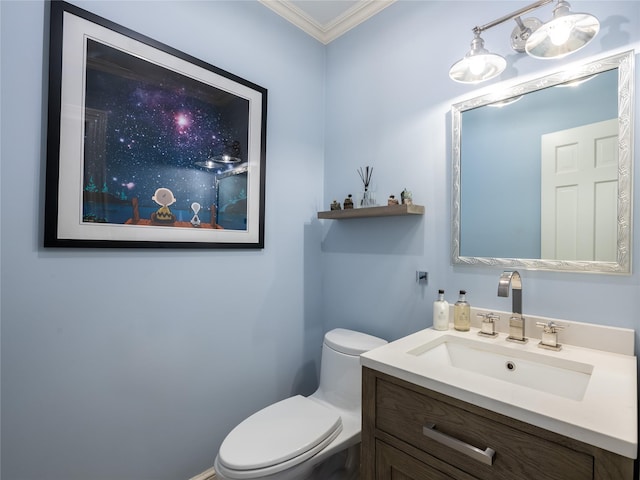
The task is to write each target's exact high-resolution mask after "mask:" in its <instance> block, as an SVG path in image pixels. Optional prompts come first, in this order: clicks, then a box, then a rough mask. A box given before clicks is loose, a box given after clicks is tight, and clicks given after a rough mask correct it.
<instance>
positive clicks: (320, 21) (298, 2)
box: [259, 0, 396, 45]
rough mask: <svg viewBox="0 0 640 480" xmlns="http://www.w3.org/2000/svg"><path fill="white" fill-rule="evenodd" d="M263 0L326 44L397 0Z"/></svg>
mask: <svg viewBox="0 0 640 480" xmlns="http://www.w3.org/2000/svg"><path fill="white" fill-rule="evenodd" d="M259 1H260V3H262V4H263V5H264V6H266V7H268V8H270V9H271V10H273V11H274V12H276V13H277V14H278V15H280V16H282V17H284V18H285V19H287V20H288V21H290V22H291V23H293V24H294V25H296V26H297V27H299V28H301V29H302V30H304V31H305V32H306V33H308V34H309V35H311V36H312V37H314V38H315V39H317V40H319V41H320V42H322V43H324V44H325V45H326V44H328V43H330V42H331V41H332V40H335V39H336V38H338V37H339V36H340V35H342V34H343V33H345V32H347V31H348V30H350V29H352V28H353V27H355V26H356V25H359V24H361V23H362V22H364V21H365V20H367V19H369V18H371V17H372V16H373V15H375V14H376V13H378V12H379V11H380V10H382V9H383V8H385V7H387V6H389V5H391V4H392V3H393V2H395V1H396V0H259Z"/></svg>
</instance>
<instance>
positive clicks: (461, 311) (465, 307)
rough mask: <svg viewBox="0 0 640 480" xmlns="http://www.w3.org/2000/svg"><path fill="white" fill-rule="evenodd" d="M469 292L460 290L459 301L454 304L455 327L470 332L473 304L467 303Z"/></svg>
mask: <svg viewBox="0 0 640 480" xmlns="http://www.w3.org/2000/svg"><path fill="white" fill-rule="evenodd" d="M466 295H467V292H466V291H465V290H460V295H459V297H458V301H457V302H456V304H455V305H454V306H453V328H455V329H456V330H459V331H461V332H468V331H469V328H470V327H471V305H469V304H468V303H467V297H466Z"/></svg>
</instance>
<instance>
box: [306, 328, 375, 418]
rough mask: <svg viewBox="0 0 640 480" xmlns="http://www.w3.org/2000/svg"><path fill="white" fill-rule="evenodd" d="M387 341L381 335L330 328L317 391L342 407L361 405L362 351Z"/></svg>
mask: <svg viewBox="0 0 640 480" xmlns="http://www.w3.org/2000/svg"><path fill="white" fill-rule="evenodd" d="M386 343H387V341H386V340H383V339H381V338H378V337H374V336H371V335H367V334H366V333H361V332H356V331H353V330H346V329H343V328H336V329H334V330H331V331H330V332H327V333H326V334H325V336H324V343H323V344H322V361H321V364H320V385H319V387H318V390H317V391H316V393H315V394H314V395H317V396H320V397H321V398H323V399H324V400H326V401H328V402H329V403H331V404H333V405H336V406H337V407H340V408H345V409H349V410H350V409H360V407H361V403H362V399H361V391H362V370H361V366H360V354H361V353H364V352H368V351H369V350H372V349H374V348H376V347H380V346H382V345H385V344H386Z"/></svg>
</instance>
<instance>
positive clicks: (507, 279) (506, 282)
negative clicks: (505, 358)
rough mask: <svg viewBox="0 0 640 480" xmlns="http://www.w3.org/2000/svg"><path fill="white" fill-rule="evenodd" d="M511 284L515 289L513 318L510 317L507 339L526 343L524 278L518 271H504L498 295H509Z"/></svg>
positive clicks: (499, 283)
mask: <svg viewBox="0 0 640 480" xmlns="http://www.w3.org/2000/svg"><path fill="white" fill-rule="evenodd" d="M509 286H511V290H512V291H513V296H512V303H511V312H512V315H511V318H509V336H508V337H507V340H509V341H510V342H518V343H526V342H527V338H526V337H525V336H524V317H523V316H522V279H521V278H520V274H519V273H518V272H516V271H513V272H509V271H507V272H503V273H502V275H500V280H499V281H498V296H499V297H508V296H509Z"/></svg>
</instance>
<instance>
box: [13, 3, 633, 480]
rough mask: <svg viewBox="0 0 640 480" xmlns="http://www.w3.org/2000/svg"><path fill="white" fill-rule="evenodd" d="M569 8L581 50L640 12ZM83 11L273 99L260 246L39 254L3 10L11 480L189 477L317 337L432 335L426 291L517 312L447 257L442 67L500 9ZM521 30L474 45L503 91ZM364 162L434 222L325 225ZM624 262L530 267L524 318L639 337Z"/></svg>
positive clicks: (38, 148)
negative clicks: (330, 13) (349, 13)
mask: <svg viewBox="0 0 640 480" xmlns="http://www.w3.org/2000/svg"><path fill="white" fill-rule="evenodd" d="M526 3H527V2H513V5H512V4H511V3H509V5H512V8H514V9H515V8H516V7H518V6H520V5H521V4H522V5H524V4H526ZM572 3H573V4H574V6H575V7H576V9H578V10H587V11H592V12H594V13H595V14H596V15H598V16H599V17H600V19H601V20H603V31H602V33H601V34H600V36H599V39H598V40H597V41H596V42H595V44H594V45H593V46H589V47H588V48H587V49H585V51H584V52H579V53H578V54H577V55H574V56H573V58H574V59H579V58H587V57H588V56H591V55H597V54H603V53H605V52H607V51H609V50H610V49H612V48H619V47H621V46H623V45H624V44H629V43H631V42H634V43H637V42H638V40H639V38H640V18H639V17H640V4H638V3H637V2H633V1H629V2H614V1H612V2H580V1H575V2H572ZM77 4H78V5H80V6H82V7H83V8H86V9H88V10H91V11H93V12H95V13H97V14H99V15H102V16H104V17H107V18H109V19H110V20H112V21H115V22H117V23H119V24H122V25H124V26H127V27H129V28H132V29H134V30H137V31H139V32H141V33H143V34H146V35H148V36H150V37H152V38H155V39H156V40H159V41H162V42H164V43H167V44H169V45H171V46H172V47H175V48H177V49H179V50H182V51H184V52H187V53H189V54H191V55H193V56H195V57H197V58H200V59H203V60H205V61H208V62H209V63H212V64H214V65H216V66H219V67H221V68H223V69H226V70H229V71H231V72H233V73H235V74H237V75H240V76H242V77H244V78H247V79H249V80H251V81H253V82H256V83H258V84H260V85H262V86H264V87H266V88H268V89H269V117H268V139H267V192H266V195H267V205H266V207H267V208H266V248H265V249H264V250H263V251H195V252H190V251H176V250H167V251H161V252H155V251H140V250H125V251H109V250H49V249H47V250H43V249H42V248H41V246H40V245H41V238H42V210H43V196H42V192H43V191H44V170H43V165H44V163H43V158H44V140H45V138H44V132H45V122H44V118H45V112H46V89H45V86H44V85H46V70H45V69H44V68H43V65H46V57H45V56H44V52H45V51H46V44H47V42H46V39H45V37H43V31H44V29H45V26H46V19H45V12H44V6H43V3H42V2H41V1H33V2H11V1H9V2H7V1H2V2H0V15H1V22H2V23H1V27H2V28H1V35H2V37H1V40H2V47H1V48H2V52H1V53H2V59H1V61H2V65H1V67H2V68H1V82H2V110H1V113H2V126H1V127H2V130H1V133H2V145H1V149H2V150H1V153H2V157H1V158H2V163H1V172H0V173H1V182H2V183H1V188H2V192H1V193H2V194H1V200H0V201H1V208H2V215H1V223H0V226H1V229H2V230H1V240H2V252H1V262H2V276H1V281H2V299H1V300H2V306H1V315H2V317H1V320H2V351H1V353H2V449H3V452H2V453H3V456H2V474H3V477H4V479H5V480H18V479H20V480H40V479H42V478H47V479H51V480H58V479H59V480H75V479H83V480H84V479H87V478H91V479H92V480H94V479H95V480H99V479H102V478H104V479H110V480H147V479H167V480H169V479H177V478H188V477H189V476H190V475H193V474H195V473H198V472H199V471H202V470H204V469H205V468H207V467H209V466H210V465H211V463H212V460H213V455H214V453H215V450H216V449H217V447H218V445H219V442H220V441H221V440H222V438H223V437H224V435H225V434H226V433H227V431H228V430H229V429H230V428H231V427H232V426H233V425H235V424H236V423H237V422H238V421H239V420H240V419H241V418H244V417H245V416H246V415H247V414H248V413H250V412H252V411H254V410H256V409H258V408H261V407H262V406H264V405H266V404H268V403H270V402H272V401H274V400H276V399H279V398H283V397H285V396H287V395H289V394H291V393H294V392H302V393H309V391H310V390H311V389H312V388H313V387H314V386H315V384H316V381H317V378H316V375H317V361H318V359H319V345H320V342H321V338H322V333H323V332H324V331H326V330H328V329H330V328H332V327H336V326H341V327H350V328H357V329H361V330H364V331H367V332H369V333H373V334H378V335H381V336H384V337H386V338H388V339H395V338H399V337H401V336H403V335H405V334H407V333H411V332H414V331H416V330H418V329H421V328H423V327H426V326H429V325H431V313H430V312H431V304H432V302H433V300H434V297H435V292H436V290H437V289H438V288H445V289H446V290H447V297H448V299H449V300H451V299H453V298H454V297H455V296H454V291H455V290H458V289H460V288H466V289H467V290H468V291H469V296H468V298H469V300H470V301H471V303H472V304H473V305H478V306H483V307H487V308H493V309H507V308H508V307H509V305H510V303H509V300H507V299H499V298H498V297H497V296H496V289H497V279H498V276H499V273H500V269H496V268H481V267H480V268H479V267H475V268H473V267H453V266H451V264H450V261H449V257H450V253H449V243H450V239H449V238H450V228H449V216H450V200H449V198H450V190H451V188H450V182H451V171H450V146H451V145H450V137H451V132H450V121H451V119H450V115H449V108H450V105H451V103H454V102H457V101H459V100H460V99H461V97H462V96H464V95H470V94H471V93H472V92H473V91H474V88H473V87H467V86H462V85H458V84H455V83H453V82H451V81H450V80H449V79H448V76H447V71H448V69H449V67H450V65H451V64H452V63H453V62H454V61H455V60H457V59H458V58H459V57H460V56H462V55H463V54H464V52H466V50H467V49H468V47H469V42H470V41H471V33H470V29H471V28H472V27H473V26H474V25H476V24H477V23H482V22H485V21H489V20H491V19H493V18H496V17H498V16H501V15H503V14H504V13H506V12H505V7H506V5H507V4H506V3H505V2H502V1H494V2H484V1H468V2H444V1H443V2H431V1H402V0H401V1H399V2H398V3H395V4H393V5H391V6H390V7H388V8H386V9H385V10H384V11H383V12H381V13H380V14H378V15H377V16H376V17H374V18H372V19H371V20H369V21H368V22H367V23H365V24H363V25H361V26H359V27H357V28H356V29H354V30H352V31H350V32H348V33H347V34H345V35H344V36H343V37H341V38H339V39H338V40H336V41H335V42H333V43H331V44H330V45H329V46H327V47H323V46H322V45H320V44H319V43H317V42H315V41H314V40H313V39H311V38H309V37H307V36H306V35H304V34H303V33H301V32H300V31H299V30H298V29H296V28H295V27H292V26H291V25H289V24H288V23H287V22H285V21H284V20H282V19H280V18H279V17H277V16H276V15H275V14H273V13H272V12H270V11H269V10H268V9H266V8H264V7H263V6H262V5H259V4H258V3H257V2H248V1H245V2H239V1H233V0H232V1H228V2H224V1H215V2H200V1H194V2H188V1H182V2H163V1H160V2H151V1H144V2H117V1H104V2H98V1H95V2H94V1H87V2H79V1H78V2H77ZM507 9H508V8H507ZM511 28H512V27H511V26H504V27H496V29H494V30H492V31H489V32H487V35H486V36H485V40H486V42H487V46H488V47H489V48H490V49H493V50H497V51H498V53H502V54H504V55H506V56H507V58H508V61H509V68H508V70H507V71H506V72H505V74H504V78H505V79H506V78H508V77H511V76H514V75H516V74H520V75H527V74H531V73H536V72H537V71H538V70H540V69H542V68H546V69H548V68H550V64H549V63H545V64H542V63H540V61H535V60H532V59H528V58H526V57H524V56H517V55H515V54H513V53H511V52H509V51H508V47H507V40H506V37H507V36H508V33H509V32H510V31H511ZM16 39H18V41H16ZM564 63H565V61H560V62H557V63H555V65H563V64H564ZM637 86H638V85H637V84H636V87H637ZM636 90H638V88H636ZM637 106H638V101H636V110H638V108H637ZM639 125H640V122H638V123H637V124H636V129H635V135H636V151H639V150H638V141H637V138H639V137H640V134H639V131H638V130H639V128H640V127H639ZM364 165H373V166H374V167H375V171H374V174H373V184H374V187H375V188H376V189H377V193H378V198H379V200H382V201H384V199H385V198H386V196H387V195H389V194H391V193H393V194H395V195H399V193H400V191H401V190H402V189H403V188H405V187H406V188H408V189H409V190H412V191H413V194H414V201H415V202H416V203H419V204H422V205H425V206H426V214H425V215H424V216H423V217H417V218H414V217H389V218H384V219H377V220H375V219H374V220H372V219H368V220H367V219H364V220H351V221H346V222H343V221H339V222H338V221H324V222H322V223H320V222H318V221H317V220H315V216H316V214H315V212H316V211H317V210H319V209H327V208H328V205H329V203H330V202H331V200H333V199H334V198H335V199H338V200H339V201H342V200H343V197H344V196H346V194H348V193H356V192H357V190H358V184H359V179H358V176H357V174H356V169H357V168H358V167H359V166H364ZM636 183H637V182H636ZM637 199H638V195H636V200H635V207H636V208H635V212H636V214H635V221H636V225H640V223H638V213H637V212H639V211H640V209H639V208H637V207H638V206H639V205H638V200H637ZM637 237H638V236H636V240H634V248H635V249H636V251H640V250H639V249H640V244H639V241H638V240H637ZM636 257H637V256H636ZM417 269H423V270H427V271H429V274H430V278H429V285H428V286H427V287H421V286H418V285H417V284H416V283H415V270H417ZM634 271H635V272H636V273H634V274H633V275H631V276H628V277H615V276H605V275H578V274H561V273H552V272H551V273H550V272H521V273H522V274H523V283H524V298H523V303H524V309H525V312H531V313H536V314H539V315H547V316H554V317H560V318H567V319H571V320H579V321H586V322H592V323H604V324H610V325H618V326H623V327H630V328H638V327H640V325H639V322H638V319H637V317H636V315H637V312H639V311H640V308H639V307H640V296H638V295H637V292H638V284H639V283H640V268H639V265H638V261H637V260H636V261H634ZM158 276H163V277H166V276H169V277H170V278H173V280H174V281H173V284H172V286H171V287H170V288H169V289H168V290H164V291H162V292H158V290H157V289H156V286H155V283H154V281H153V279H154V278H157V277H158ZM158 298H161V299H167V300H168V301H167V302H158V301H157V300H158Z"/></svg>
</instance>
